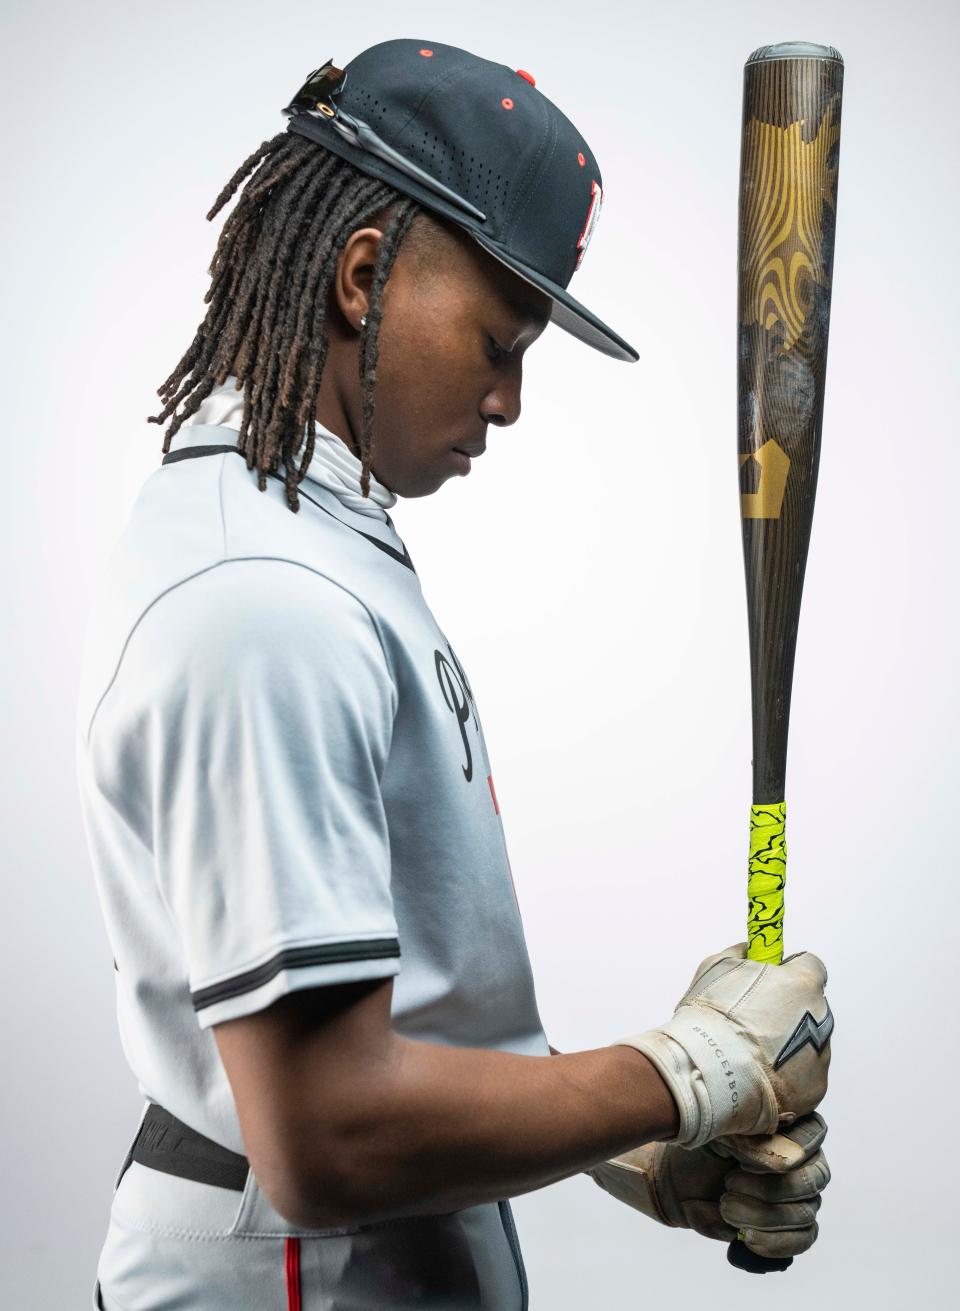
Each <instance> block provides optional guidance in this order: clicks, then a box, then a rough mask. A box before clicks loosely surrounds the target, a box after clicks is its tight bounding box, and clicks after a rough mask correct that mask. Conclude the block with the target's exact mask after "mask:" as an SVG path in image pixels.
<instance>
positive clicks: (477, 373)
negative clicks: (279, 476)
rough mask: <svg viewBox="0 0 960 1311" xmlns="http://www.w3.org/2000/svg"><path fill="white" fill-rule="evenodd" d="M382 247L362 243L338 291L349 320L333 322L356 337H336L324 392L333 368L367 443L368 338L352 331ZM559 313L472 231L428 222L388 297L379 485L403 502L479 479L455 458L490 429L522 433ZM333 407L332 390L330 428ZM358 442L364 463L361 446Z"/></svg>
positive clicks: (354, 244) (370, 232)
mask: <svg viewBox="0 0 960 1311" xmlns="http://www.w3.org/2000/svg"><path fill="white" fill-rule="evenodd" d="M378 239H379V232H378V230H377V229H376V228H372V227H371V228H366V229H362V230H360V231H359V232H357V233H354V234H353V235H352V236H351V238H350V241H349V242H348V244H347V246H346V247H345V249H344V252H343V254H342V256H341V264H340V268H339V270H338V274H337V277H336V279H335V282H334V286H333V288H332V289H331V294H332V295H333V296H334V297H335V298H336V301H337V306H336V308H337V310H338V311H339V314H335V315H334V316H333V317H334V318H335V319H339V322H340V323H341V325H342V326H343V327H344V329H345V331H344V332H343V334H342V335H339V336H338V345H339V349H336V350H335V349H334V340H333V336H332V337H331V354H330V357H329V358H328V362H327V365H328V367H327V370H325V377H324V383H326V382H327V378H326V373H327V371H328V370H330V366H331V365H333V370H331V372H332V374H334V375H336V374H339V379H338V389H339V390H340V392H341V393H342V399H343V401H344V402H345V409H346V414H347V417H348V418H349V419H350V424H349V426H350V428H351V429H352V432H353V434H355V435H357V436H358V435H359V433H360V431H361V428H362V425H361V422H360V415H361V395H360V380H359V367H358V363H357V360H358V349H359V340H358V335H357V332H356V330H355V329H353V330H350V324H351V323H352V322H353V321H354V320H355V319H356V321H359V313H363V312H364V301H365V297H366V294H367V292H368V291H369V285H370V278H371V276H372V272H373V261H374V259H375V257H376V250H377V248H378V244H379V240H378ZM551 307H552V302H551V301H550V298H549V297H548V296H546V295H544V293H542V292H541V291H539V290H538V289H537V288H535V287H533V286H531V285H530V284H529V283H527V282H525V281H524V280H523V279H522V278H520V277H519V276H518V275H517V274H515V273H514V272H513V271H512V270H511V269H508V268H507V267H506V266H505V265H503V264H501V263H500V262H499V260H497V259H495V258H494V257H493V256H492V255H490V254H488V253H487V251H485V250H483V248H482V247H481V246H479V245H478V244H477V243H476V242H475V241H473V239H472V238H471V237H469V236H468V235H467V234H466V233H465V232H463V231H462V230H461V229H459V228H457V227H456V226H455V225H453V224H446V223H441V222H439V221H437V220H434V219H433V218H431V217H428V216H427V215H424V214H421V215H418V216H417V218H416V219H415V220H414V222H413V224H412V225H411V227H410V230H409V232H408V233H407V236H406V238H405V240H404V242H403V244H402V245H401V247H400V250H399V252H398V254H397V258H396V261H395V263H394V265H393V269H392V270H391V273H390V276H389V278H388V280H387V283H386V286H385V288H384V296H383V317H382V319H381V323H380V334H379V359H378V363H377V374H376V389H375V393H374V395H375V410H374V420H373V456H372V464H371V468H372V471H373V473H374V474H375V476H376V477H377V478H378V479H379V481H380V482H382V483H383V484H384V485H385V486H386V487H388V488H389V489H390V490H391V491H393V492H394V493H396V495H397V496H409V497H414V496H429V495H430V494H431V493H432V492H435V491H436V490H437V489H438V488H439V487H440V486H441V485H442V484H443V483H444V482H446V480H447V479H448V478H453V477H458V476H463V475H464V474H466V473H468V472H469V468H470V465H469V462H468V461H467V460H465V459H464V457H463V456H462V455H460V454H457V452H456V449H455V448H457V447H464V448H467V449H472V450H474V451H477V450H479V449H480V448H482V447H483V445H484V443H485V440H486V433H487V427H488V425H490V424H493V425H495V426H496V427H498V428H505V427H507V426H508V425H509V424H512V423H516V421H517V419H518V418H519V416H520V390H521V384H522V364H523V356H524V353H525V352H526V350H527V349H528V348H529V347H530V346H531V345H532V344H533V342H534V341H536V340H537V338H538V337H539V336H540V334H541V333H542V332H543V329H544V328H545V327H546V324H547V322H548V321H549V317H550V311H551ZM358 309H359V313H357V311H358ZM351 355H352V363H351ZM331 380H333V379H331ZM328 395H329V393H328ZM323 404H324V390H323V389H322V390H321V399H320V403H319V404H318V418H320V420H321V422H324V423H325V424H326V426H330V422H331V421H332V420H329V419H324V418H323V417H322V414H321V407H322V406H323ZM328 413H329V409H328ZM332 430H333V431H338V429H336V428H333V429H332ZM341 435H342V434H341ZM344 440H345V441H346V440H347V438H346V437H344ZM349 444H350V445H351V448H352V449H353V450H354V453H355V454H357V455H358V457H359V441H358V440H353V441H351V442H350V443H349Z"/></svg>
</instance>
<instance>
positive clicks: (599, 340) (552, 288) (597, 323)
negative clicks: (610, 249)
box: [465, 225, 640, 364]
mask: <svg viewBox="0 0 960 1311" xmlns="http://www.w3.org/2000/svg"><path fill="white" fill-rule="evenodd" d="M465 227H466V225H465ZM466 231H467V232H469V233H470V235H471V237H473V238H474V239H475V240H476V242H477V244H478V245H480V246H482V247H483V248H484V250H487V251H489V252H490V254H491V255H494V256H495V257H496V258H497V259H498V260H499V261H500V263H501V264H505V265H506V266H507V268H508V269H512V270H513V272H514V273H517V274H519V276H520V277H521V278H523V279H524V281H525V282H529V283H530V285H531V286H533V287H536V288H537V289H538V290H539V291H542V292H544V293H545V294H546V295H547V296H549V297H550V299H551V300H552V301H553V313H552V314H551V315H550V322H551V323H555V324H556V325H557V327H558V328H563V330H564V332H569V333H570V335H571V336H572V337H576V338H577V340H578V341H583V342H586V344H587V345H588V346H592V347H593V348H594V350H598V351H603V353H604V355H612V356H613V358H614V359H615V360H628V361H629V362H630V363H631V364H636V362H637V360H638V359H639V358H640V355H639V353H638V352H637V351H635V350H634V348H633V347H632V346H631V345H630V343H629V342H627V341H624V339H623V338H622V337H620V336H618V335H617V333H615V332H614V331H613V329H612V328H608V327H607V325H606V324H605V323H603V322H601V320H600V319H598V318H597V316H596V315H595V314H591V312H590V311H589V310H588V309H587V307H586V306H585V305H581V304H580V302H579V301H578V300H574V298H573V297H572V296H571V295H570V293H569V292H568V291H566V290H565V289H564V288H563V287H561V286H560V285H559V284H558V283H556V282H551V281H550V279H549V278H545V277H544V276H543V274H542V273H538V272H537V270H536V269H532V268H530V267H529V265H526V264H522V263H521V262H520V261H519V260H518V259H515V258H514V257H513V256H512V255H510V254H508V253H507V252H506V251H505V250H503V249H502V247H500V246H499V245H498V244H497V243H496V242H495V241H491V240H490V238H489V237H484V236H481V234H480V233H479V232H477V230H476V228H475V227H473V226H472V225H471V226H469V227H466Z"/></svg>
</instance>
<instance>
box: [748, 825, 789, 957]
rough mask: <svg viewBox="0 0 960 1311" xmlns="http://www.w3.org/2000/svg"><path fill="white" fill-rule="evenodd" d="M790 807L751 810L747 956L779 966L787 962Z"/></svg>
mask: <svg viewBox="0 0 960 1311" xmlns="http://www.w3.org/2000/svg"><path fill="white" fill-rule="evenodd" d="M786 826H787V803H786V802H785V801H771V802H767V803H765V804H764V805H762V806H751V807H750V860H749V864H748V875H747V896H748V897H749V908H748V911H747V956H748V957H749V958H750V960H759V961H768V962H769V963H770V964H773V965H779V964H780V962H781V960H782V959H783V889H784V885H785V884H786V881H787V839H786V834H785V830H786Z"/></svg>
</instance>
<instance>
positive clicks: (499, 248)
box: [283, 40, 639, 361]
mask: <svg viewBox="0 0 960 1311" xmlns="http://www.w3.org/2000/svg"><path fill="white" fill-rule="evenodd" d="M283 112H284V113H285V114H286V115H288V117H289V119H290V122H289V123H288V125H287V130H288V131H290V132H297V133H299V134H300V135H301V136H305V137H308V138H310V140H312V141H316V142H318V143H319V144H320V145H322V146H325V147H326V148H327V149H328V150H331V151H333V152H334V154H337V155H340V156H341V157H342V158H344V159H346V160H348V161H349V162H350V163H351V164H353V165H354V167H355V168H358V169H359V170H360V171H361V172H363V173H367V174H369V175H370V176H371V177H376V178H380V179H381V181H383V182H386V183H387V184H388V185H389V186H391V187H394V188H395V189H396V190H397V191H399V192H401V193H402V194H403V195H407V196H410V197H412V198H413V199H414V200H416V201H417V202H418V203H419V204H421V205H423V207H424V208H425V209H429V210H432V211H433V212H434V213H437V214H440V215H442V216H443V217H444V218H446V219H449V220H450V222H452V223H456V224H457V225H458V226H459V227H461V228H463V229H464V231H466V232H469V233H470V235H471V236H472V237H473V238H474V239H475V240H476V241H477V242H479V244H480V245H481V246H483V247H484V249H485V250H487V251H489V252H490V254H491V255H494V256H495V257H496V258H497V259H498V260H500V262H501V263H502V264H505V265H506V266H507V268H510V269H512V270H513V271H514V272H515V273H517V274H519V276H520V277H521V278H523V279H525V281H527V282H529V283H530V284H531V285H532V286H534V287H536V288H538V290H540V291H542V292H543V293H544V294H545V295H546V296H549V297H550V299H551V300H552V302H553V312H552V315H551V318H552V321H553V322H554V323H556V324H558V326H559V327H561V328H563V329H564V330H565V331H566V332H569V333H571V334H572V336H574V337H577V338H578V339H579V340H580V341H584V342H586V343H587V345H588V346H593V347H594V348H595V349H596V350H599V351H603V352H604V354H606V355H612V356H613V357H614V358H615V359H618V360H630V361H636V360H637V359H638V358H639V356H638V354H637V352H636V351H635V350H634V348H633V347H632V346H631V345H630V344H629V343H628V342H626V341H624V339H623V338H622V337H620V336H618V335H617V333H615V332H614V331H613V329H612V328H608V327H607V325H606V324H605V323H603V322H601V320H600V319H598V318H597V316H596V315H595V314H592V313H591V312H590V310H588V309H587V308H586V307H585V306H584V305H581V304H580V302H579V301H577V300H574V298H573V297H572V296H571V295H570V294H569V293H568V292H567V290H566V288H567V285H568V283H569V282H570V279H571V278H572V277H573V274H574V272H575V271H576V269H577V268H578V267H579V266H580V263H581V261H582V259H583V256H584V254H585V252H586V249H587V246H588V244H589V242H590V238H591V236H592V234H593V229H594V227H595V225H596V221H597V217H598V215H599V213H600V206H601V204H602V203H603V179H602V177H601V175H600V168H599V165H598V164H597V161H596V159H595V158H594V155H593V152H592V151H591V149H590V147H589V146H588V145H587V143H586V142H585V141H584V139H583V137H582V136H581V135H580V133H579V132H578V131H577V129H576V128H575V127H574V125H573V124H572V123H571V122H570V120H569V119H568V118H567V117H566V115H565V114H563V113H562V112H561V111H560V110H559V109H558V108H557V107H556V105H554V104H553V102H552V101H550V100H548V99H547V97H546V96H545V95H544V94H543V93H542V92H541V91H538V90H537V89H536V86H535V84H534V79H533V78H532V77H531V75H530V74H529V73H527V72H525V71H524V70H522V69H518V70H513V69H511V68H508V67H507V66H506V65H505V64H495V63H493V62H492V61H490V60H488V59H480V58H479V57H478V56H477V55H473V54H470V52H469V51H467V50H460V49H458V48H457V47H456V46H447V45H440V44H438V43H437V42H433V43H427V42H424V41H412V40H396V41H383V42H381V43H380V44H379V45H375V46H371V47H370V48H369V49H368V50H364V51H363V52H362V53H361V54H359V55H357V57H356V58H355V59H352V60H351V61H350V63H349V64H347V65H346V67H345V68H343V69H340V68H336V67H335V66H334V65H333V64H332V63H331V62H329V61H328V62H327V63H326V64H324V65H323V66H322V67H321V68H319V69H317V70H315V72H313V73H311V74H310V76H309V77H308V78H307V80H306V82H305V83H304V85H303V86H302V87H301V89H300V91H298V93H297V95H296V96H295V97H294V98H293V100H291V102H290V104H289V105H288V106H287V107H286V108H285V109H284V111H283Z"/></svg>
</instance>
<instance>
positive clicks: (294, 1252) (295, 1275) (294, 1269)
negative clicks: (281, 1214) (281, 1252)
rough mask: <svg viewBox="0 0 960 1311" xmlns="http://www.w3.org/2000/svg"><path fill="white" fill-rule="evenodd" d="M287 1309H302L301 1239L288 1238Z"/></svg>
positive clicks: (299, 1310) (291, 1310)
mask: <svg viewBox="0 0 960 1311" xmlns="http://www.w3.org/2000/svg"><path fill="white" fill-rule="evenodd" d="M286 1261H287V1311H302V1303H301V1301H300V1239H299V1238H288V1239H287V1240H286Z"/></svg>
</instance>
